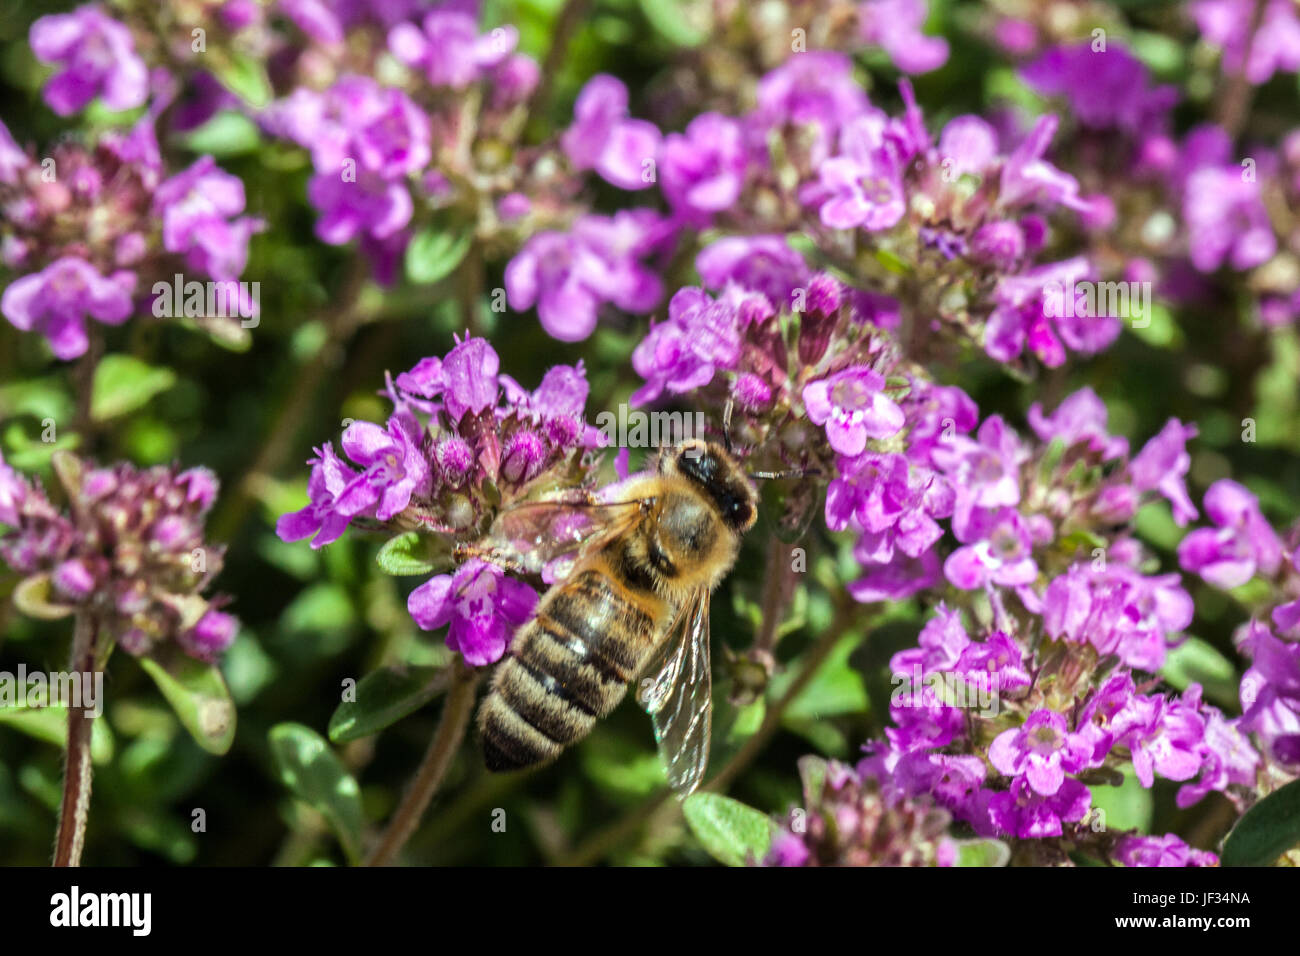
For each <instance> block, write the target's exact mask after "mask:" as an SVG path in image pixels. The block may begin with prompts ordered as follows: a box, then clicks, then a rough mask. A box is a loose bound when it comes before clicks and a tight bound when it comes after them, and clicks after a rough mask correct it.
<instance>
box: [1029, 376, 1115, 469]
mask: <svg viewBox="0 0 1300 956" xmlns="http://www.w3.org/2000/svg"><path fill="white" fill-rule="evenodd" d="M1028 418H1029V425H1030V427H1032V428H1033V430H1034V433H1035V434H1036V435H1038V437H1039V438H1040V439H1042V440H1043V441H1045V442H1050V441H1053V440H1054V439H1057V438H1059V439H1061V441H1062V442H1063V443H1064V445H1065V447H1066V448H1070V447H1071V446H1073V445H1076V444H1079V443H1081V442H1086V443H1087V445H1088V447H1089V448H1090V449H1092V450H1093V451H1095V452H1099V453H1100V454H1101V456H1102V460H1103V461H1110V460H1111V459H1113V458H1122V457H1124V456H1125V455H1127V454H1128V440H1127V439H1125V438H1119V437H1111V435H1109V434H1108V433H1107V431H1106V405H1105V403H1104V402H1102V400H1101V399H1100V398H1098V397H1097V393H1096V392H1094V391H1093V390H1092V389H1091V388H1089V387H1088V386H1086V385H1085V386H1084V387H1083V388H1081V389H1079V390H1078V391H1077V392H1074V393H1073V394H1071V395H1068V396H1067V397H1066V398H1065V399H1064V400H1063V401H1062V402H1061V404H1060V405H1058V406H1057V407H1056V411H1054V412H1052V414H1051V415H1044V414H1043V406H1042V405H1041V404H1040V403H1039V402H1035V403H1034V404H1033V405H1031V406H1029V415H1028Z"/></svg>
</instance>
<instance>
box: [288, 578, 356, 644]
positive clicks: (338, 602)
mask: <svg viewBox="0 0 1300 956" xmlns="http://www.w3.org/2000/svg"><path fill="white" fill-rule="evenodd" d="M356 616H357V615H356V611H355V609H354V608H353V607H352V598H351V597H349V596H348V592H347V591H346V590H345V589H344V588H342V587H341V586H340V585H338V584H333V583H330V582H328V581H322V582H321V583H319V584H313V585H312V586H311V587H309V588H307V589H306V590H305V591H303V592H302V593H301V594H299V595H298V596H297V597H296V598H294V599H293V603H291V604H290V605H289V606H288V607H287V608H285V609H284V613H283V614H282V615H281V617H280V621H281V624H282V625H283V626H284V629H285V630H286V631H288V632H290V633H292V634H300V633H310V632H315V633H318V634H319V633H321V632H332V633H338V632H340V631H345V630H347V629H348V628H349V627H351V626H352V624H353V622H354V621H355V620H356Z"/></svg>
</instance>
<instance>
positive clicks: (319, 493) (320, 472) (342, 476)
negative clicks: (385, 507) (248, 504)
mask: <svg viewBox="0 0 1300 956" xmlns="http://www.w3.org/2000/svg"><path fill="white" fill-rule="evenodd" d="M307 464H309V465H311V466H312V468H311V476H310V477H309V478H308V479H307V496H308V498H309V499H310V500H309V501H308V503H307V506H306V507H305V508H303V509H302V510H300V511H294V512H290V513H288V514H284V515H281V516H280V518H279V520H278V521H276V523H275V533H276V534H277V535H279V537H280V540H281V541H301V540H302V539H303V538H310V537H312V536H313V535H315V537H314V538H312V542H311V546H312V548H322V547H324V546H325V545H327V544H330V543H331V542H333V541H337V540H338V538H339V536H340V535H342V534H343V532H344V531H345V530H346V529H347V526H348V522H350V521H351V520H352V519H353V518H355V517H357V515H356V514H355V513H350V514H342V513H341V512H340V511H339V510H338V508H337V504H336V501H337V499H338V498H339V496H341V495H342V494H343V493H344V491H346V490H347V489H348V488H349V486H350V485H351V484H352V483H353V482H354V481H356V480H357V477H358V476H357V473H356V472H355V471H353V470H352V469H351V468H349V467H348V466H347V465H346V464H344V463H343V460H342V459H341V458H339V457H338V455H336V454H335V453H334V448H333V446H332V445H331V444H330V443H329V442H326V443H325V444H324V445H323V446H321V447H320V448H318V449H316V457H315V458H313V459H311V460H310V461H308V462H307Z"/></svg>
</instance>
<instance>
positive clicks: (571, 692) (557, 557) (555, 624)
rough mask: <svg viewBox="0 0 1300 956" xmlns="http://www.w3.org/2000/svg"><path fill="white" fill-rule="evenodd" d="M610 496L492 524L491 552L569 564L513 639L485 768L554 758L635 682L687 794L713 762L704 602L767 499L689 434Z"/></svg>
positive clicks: (488, 730)
mask: <svg viewBox="0 0 1300 956" xmlns="http://www.w3.org/2000/svg"><path fill="white" fill-rule="evenodd" d="M755 477H759V476H755ZM763 477H766V476H763ZM606 497H607V498H608V497H612V498H613V499H614V500H602V499H597V498H595V497H589V498H587V499H585V500H583V501H580V502H574V501H567V502H565V501H532V502H524V503H520V504H517V505H515V506H513V507H509V508H507V509H506V510H504V511H503V512H502V513H501V514H500V515H499V516H498V518H497V520H496V522H495V523H494V525H493V529H492V531H490V532H489V535H488V544H489V547H490V549H491V550H492V551H494V552H496V553H497V555H498V556H499V557H504V558H505V559H506V560H507V561H508V562H510V563H511V564H513V565H515V566H516V567H517V568H518V567H519V566H522V567H523V568H525V569H527V570H530V571H534V572H536V571H540V570H541V569H542V567H543V566H544V565H548V564H549V565H551V566H552V567H554V566H555V564H556V563H559V564H567V565H568V567H569V570H568V573H567V575H565V576H564V577H563V579H562V580H560V581H558V582H557V583H555V584H554V585H553V586H552V587H551V589H550V590H549V591H547V593H546V594H545V595H544V596H543V597H542V599H541V601H540V602H539V603H538V606H537V610H536V612H535V614H534V615H533V617H532V618H531V619H530V620H529V621H527V622H526V623H525V624H524V625H523V626H522V627H521V628H520V629H519V631H518V632H517V633H516V634H515V637H514V640H513V642H512V643H511V646H510V651H509V653H508V655H507V656H506V657H505V658H504V659H503V660H502V661H501V663H500V664H499V665H498V666H497V669H496V672H495V674H494V675H493V677H492V683H491V688H490V690H489V692H488V694H487V696H486V697H485V698H484V700H483V703H482V704H481V705H480V707H479V712H478V726H479V729H480V731H481V734H482V741H483V750H484V755H485V759H486V763H487V767H488V769H489V770H493V771H504V770H518V769H522V768H525V767H532V766H536V765H539V764H543V763H548V762H549V761H551V760H554V759H555V758H556V757H558V756H559V755H560V753H561V752H562V751H563V750H564V749H565V748H566V747H569V746H571V745H573V744H575V743H577V742H578V741H579V740H581V739H582V738H584V737H585V736H586V735H587V734H588V733H590V731H591V729H592V727H593V726H594V725H595V722H596V721H597V720H598V719H600V718H601V717H604V716H606V715H607V714H609V713H610V711H612V710H613V709H614V708H615V707H616V706H617V705H618V703H619V702H620V701H621V700H622V699H623V695H624V694H625V693H626V691H627V685H628V683H629V681H632V680H633V679H634V678H639V680H638V683H637V686H638V693H637V697H638V702H639V703H640V704H641V706H642V707H644V709H645V710H646V711H647V712H649V714H650V717H651V720H652V721H653V724H654V733H655V740H656V742H657V744H658V748H659V754H660V757H661V759H662V760H663V763H664V767H665V769H666V771H667V775H668V781H669V783H670V784H671V785H672V787H673V788H674V789H675V790H676V791H677V792H678V793H679V794H681V795H683V796H684V795H686V794H689V793H690V792H691V791H693V790H694V789H695V788H696V787H697V786H698V785H699V782H700V779H701V778H702V777H703V775H704V770H705V767H706V766H707V764H708V756H709V733H710V724H711V706H712V677H711V674H710V657H709V596H710V594H711V593H712V592H713V589H714V588H716V587H717V585H718V584H719V583H720V582H721V581H722V579H723V578H725V577H726V576H727V574H728V573H729V572H730V571H731V568H732V565H733V564H735V561H736V555H737V553H738V552H739V549H740V543H741V538H742V536H743V535H744V534H745V532H747V531H748V530H749V529H750V528H751V527H753V525H754V521H755V518H756V517H757V513H758V494H757V492H756V491H755V488H754V485H753V483H752V482H751V481H750V478H749V477H748V476H747V475H746V474H745V472H744V471H743V470H742V469H741V467H740V466H739V464H737V462H736V460H735V459H734V458H733V457H732V455H731V454H730V452H729V451H728V450H725V449H724V448H723V447H721V446H719V445H717V444H715V443H713V442H709V441H703V440H699V439H692V440H687V441H684V442H680V443H679V444H677V445H675V446H673V447H671V448H669V449H667V450H665V451H663V452H661V453H660V455H659V458H658V461H657V462H656V465H655V467H654V469H653V471H652V472H651V473H649V474H646V475H641V476H633V477H632V478H629V479H627V480H626V481H624V482H623V483H621V484H620V485H618V486H615V487H614V488H613V489H610V493H609V494H607V496H606Z"/></svg>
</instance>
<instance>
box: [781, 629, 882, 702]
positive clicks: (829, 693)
mask: <svg viewBox="0 0 1300 956" xmlns="http://www.w3.org/2000/svg"><path fill="white" fill-rule="evenodd" d="M861 642H862V637H861V635H858V634H850V635H848V636H847V637H845V638H842V639H841V640H840V641H838V642H837V643H836V645H835V647H834V649H833V650H832V651H831V652H830V654H828V655H827V657H826V660H825V661H823V662H822V664H821V666H820V667H818V668H817V673H816V674H814V675H813V678H812V680H810V681H809V682H808V684H807V686H806V687H804V689H803V690H801V691H800V692H799V694H798V696H796V697H795V699H794V700H792V701H791V702H790V705H789V706H788V707H787V708H786V709H785V714H784V715H783V721H789V722H791V723H794V724H798V723H801V722H803V721H805V720H809V719H816V720H820V719H822V718H826V717H835V716H839V715H841V714H860V713H863V712H865V711H866V710H867V707H868V700H867V687H866V683H865V682H864V681H863V679H862V675H861V674H860V673H859V672H858V671H857V669H856V668H854V667H852V666H851V665H850V664H849V657H850V655H852V653H853V651H854V650H855V649H856V648H857V646H858V645H859V644H860V643H861ZM795 673H796V672H795V671H793V670H790V671H787V672H785V673H784V674H781V675H780V676H779V677H777V678H776V679H774V680H773V681H772V691H771V692H772V695H773V696H774V697H777V698H779V697H780V696H781V695H782V694H783V693H785V688H786V687H787V686H788V685H789V684H790V683H792V682H793V680H794V674H795Z"/></svg>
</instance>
